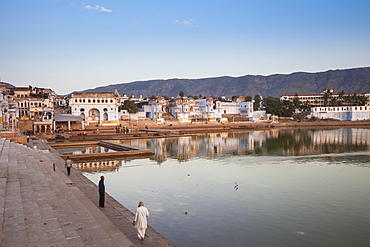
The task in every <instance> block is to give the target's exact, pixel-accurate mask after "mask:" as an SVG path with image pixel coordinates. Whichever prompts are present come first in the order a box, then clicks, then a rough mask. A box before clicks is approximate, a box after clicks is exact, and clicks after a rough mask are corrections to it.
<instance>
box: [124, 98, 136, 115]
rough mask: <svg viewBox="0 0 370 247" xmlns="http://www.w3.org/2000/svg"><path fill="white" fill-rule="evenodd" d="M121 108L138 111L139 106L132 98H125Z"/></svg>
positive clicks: (131, 111) (133, 111) (130, 111)
mask: <svg viewBox="0 0 370 247" xmlns="http://www.w3.org/2000/svg"><path fill="white" fill-rule="evenodd" d="M120 110H127V111H128V112H129V113H137V112H138V111H139V108H138V107H137V105H136V104H135V102H133V101H131V100H125V101H124V102H123V105H121V107H120Z"/></svg>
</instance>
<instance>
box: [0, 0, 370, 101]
mask: <svg viewBox="0 0 370 247" xmlns="http://www.w3.org/2000/svg"><path fill="white" fill-rule="evenodd" d="M367 66H370V0H348V1H344V0H335V1H332V0H253V1H252V0H167V1H165V0H96V1H89V0H84V1H82V0H32V1H31V0H0V78H1V80H2V81H5V82H9V83H11V84H13V85H16V86H28V85H32V86H38V87H46V88H51V89H53V90H55V91H56V92H57V93H58V94H66V93H70V92H72V91H74V90H83V89H88V88H95V87H98V86H103V85H109V84H116V83H120V82H132V81H137V80H149V79H169V78H204V77H216V76H223V75H229V76H241V75H247V74H252V75H257V74H259V75H270V74H276V73H282V74H289V73H292V72H297V71H306V72H319V71H326V70H329V69H344V68H355V67H367Z"/></svg>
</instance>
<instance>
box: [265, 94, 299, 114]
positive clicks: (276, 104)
mask: <svg viewBox="0 0 370 247" xmlns="http://www.w3.org/2000/svg"><path fill="white" fill-rule="evenodd" d="M263 105H264V106H265V108H266V113H269V114H273V115H276V116H279V117H291V116H293V113H294V110H295V108H294V105H293V103H292V102H290V101H286V100H284V101H280V99H278V98H275V97H271V96H269V97H267V98H265V99H263Z"/></svg>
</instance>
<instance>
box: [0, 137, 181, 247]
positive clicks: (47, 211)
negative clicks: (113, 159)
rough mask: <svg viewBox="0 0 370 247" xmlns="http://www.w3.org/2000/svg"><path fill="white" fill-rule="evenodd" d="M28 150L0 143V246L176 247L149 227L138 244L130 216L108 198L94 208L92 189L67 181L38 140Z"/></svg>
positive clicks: (84, 182) (78, 178)
mask: <svg viewBox="0 0 370 247" xmlns="http://www.w3.org/2000/svg"><path fill="white" fill-rule="evenodd" d="M29 146H31V147H32V148H30V147H27V146H24V145H21V144H17V143H13V142H10V141H8V140H6V139H3V138H0V222H1V224H2V228H1V230H0V240H1V242H0V246H37V247H39V246H160V247H161V246H163V247H167V246H174V245H173V244H172V243H171V242H169V241H168V240H167V239H165V238H164V237H163V236H162V235H160V234H159V233H157V232H156V231H155V230H154V229H152V228H151V227H149V228H148V230H147V237H146V239H145V240H144V241H139V240H138V239H137V236H136V230H135V229H134V227H133V226H132V224H131V222H132V220H133V214H132V213H131V212H130V211H129V210H127V209H126V208H125V207H123V206H122V205H121V204H120V203H118V202H117V201H116V200H114V198H112V197H110V196H109V195H107V196H106V207H105V208H102V209H100V208H98V207H97V202H98V193H97V186H96V185H95V184H93V183H92V182H91V181H90V180H88V179H87V178H85V177H84V176H83V175H82V174H81V173H80V172H78V171H76V170H75V169H72V171H71V175H70V176H66V174H65V168H64V160H63V159H61V158H60V157H59V155H58V154H57V153H56V151H55V150H54V149H51V148H50V147H49V146H47V145H46V144H45V143H44V142H43V141H42V140H31V141H30V143H29ZM34 147H37V149H35V148H34ZM53 163H55V164H56V168H55V171H54V169H53Z"/></svg>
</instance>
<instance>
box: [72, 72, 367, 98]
mask: <svg viewBox="0 0 370 247" xmlns="http://www.w3.org/2000/svg"><path fill="white" fill-rule="evenodd" d="M327 87H333V88H334V90H335V92H340V91H342V90H343V91H344V92H345V93H369V92H370V67H361V68H351V69H335V70H327V71H324V72H293V73H291V74H272V75H267V76H263V75H244V76H239V77H232V76H220V77H210V78H199V79H179V78H172V79H154V80H147V81H134V82H129V83H117V84H111V85H108V86H101V87H97V88H94V89H86V90H83V91H79V92H114V91H115V89H117V90H118V92H119V93H120V94H121V95H124V94H126V95H128V96H131V95H135V96H139V95H142V96H143V97H149V96H151V95H161V96H169V97H175V96H177V95H178V93H179V92H180V91H183V92H184V93H185V95H194V96H195V95H196V96H198V95H202V96H226V97H228V98H230V97H232V96H239V95H242V96H246V95H251V96H254V95H256V94H260V95H262V96H263V97H268V96H273V97H280V96H281V95H294V94H295V93H297V94H318V93H321V92H322V91H323V90H324V89H325V88H327Z"/></svg>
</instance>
